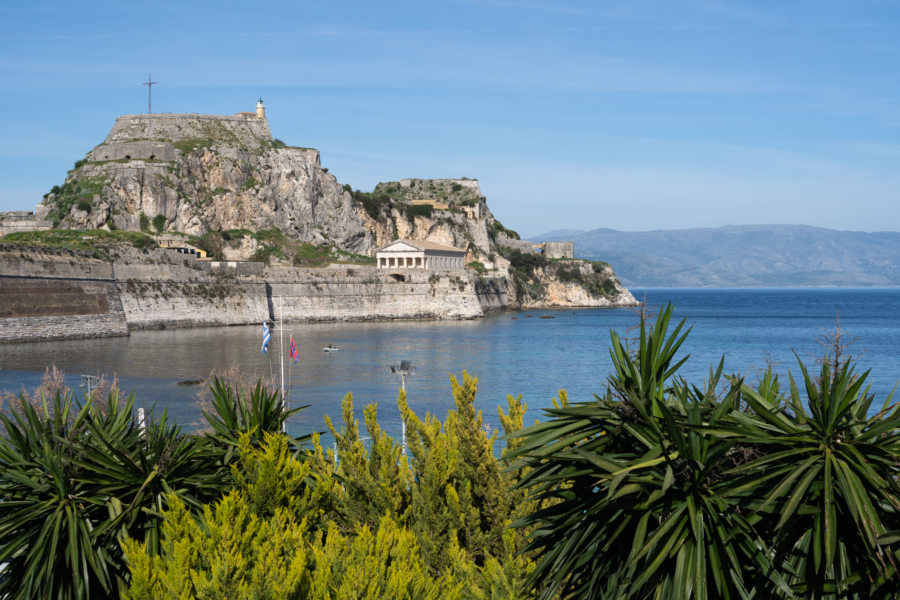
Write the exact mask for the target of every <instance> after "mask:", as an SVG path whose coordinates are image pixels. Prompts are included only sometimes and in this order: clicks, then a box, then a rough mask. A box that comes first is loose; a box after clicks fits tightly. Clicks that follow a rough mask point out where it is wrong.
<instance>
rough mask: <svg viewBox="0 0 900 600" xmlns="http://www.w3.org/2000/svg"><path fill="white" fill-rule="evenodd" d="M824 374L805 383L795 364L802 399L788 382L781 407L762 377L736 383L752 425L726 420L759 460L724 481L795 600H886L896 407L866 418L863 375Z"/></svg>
mask: <svg viewBox="0 0 900 600" xmlns="http://www.w3.org/2000/svg"><path fill="white" fill-rule="evenodd" d="M798 362H799V361H798ZM832 369H833V367H832V365H831V364H830V363H829V361H824V362H823V364H822V367H821V371H820V373H819V376H818V378H814V377H812V376H811V375H810V373H809V372H808V371H807V369H806V367H805V366H804V365H803V363H802V362H800V370H801V372H802V376H803V381H802V384H803V392H801V389H800V387H799V386H798V385H797V382H796V381H795V380H794V378H793V377H791V378H790V391H789V394H788V395H787V397H786V398H784V397H782V396H781V395H780V393H779V388H778V385H777V380H774V379H773V378H772V377H771V376H770V377H768V378H767V380H768V381H769V384H768V385H762V386H760V387H759V388H757V389H753V388H752V387H750V386H748V385H746V384H742V388H741V392H742V395H743V400H744V401H745V402H746V403H747V404H748V405H749V407H750V409H751V411H752V413H753V416H752V418H750V417H747V416H744V415H736V422H737V424H738V427H737V429H736V431H737V432H739V436H740V439H741V443H742V444H748V445H751V446H753V447H754V448H756V451H757V453H758V454H759V455H760V456H759V457H758V458H756V459H755V460H753V461H751V462H748V463H747V464H743V465H740V466H739V467H736V468H734V469H732V470H731V472H730V473H729V474H730V475H732V476H735V477H739V478H740V485H742V486H746V487H748V488H752V489H753V490H754V496H755V498H756V500H755V501H754V503H753V504H752V507H753V510H754V511H755V512H756V513H757V514H758V515H759V516H760V517H762V518H763V520H762V521H761V522H760V523H759V524H758V525H757V528H758V530H759V531H760V532H761V533H763V534H764V535H765V536H766V537H767V539H770V540H772V542H773V549H774V560H775V561H777V564H778V568H779V569H780V571H781V572H782V573H783V574H784V577H785V578H786V579H787V581H788V583H789V584H790V586H791V590H792V592H793V593H794V594H796V595H797V596H798V597H803V598H859V599H863V598H883V597H895V596H894V594H896V592H897V590H900V576H898V572H897V565H898V559H900V554H898V550H900V545H898V542H900V536H898V535H897V534H896V531H897V530H900V483H898V477H900V407H898V406H897V405H894V406H891V398H890V397H888V398H887V399H886V400H885V401H884V405H883V407H882V409H881V410H880V411H879V412H878V413H877V414H875V415H873V416H871V417H870V416H868V414H869V410H870V408H871V406H872V403H873V400H874V396H873V395H872V394H871V393H870V391H869V387H868V386H866V383H865V382H866V379H867V377H868V372H865V373H863V374H861V375H859V376H857V375H856V374H855V373H854V370H853V367H852V365H850V364H844V365H839V368H838V370H837V371H833V370H832ZM804 392H805V393H804Z"/></svg>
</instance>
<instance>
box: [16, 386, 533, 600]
mask: <svg viewBox="0 0 900 600" xmlns="http://www.w3.org/2000/svg"><path fill="white" fill-rule="evenodd" d="M211 391H212V400H211V403H210V407H209V410H207V411H205V415H206V419H207V422H208V424H209V431H207V432H204V433H202V434H183V433H181V432H180V430H179V429H178V428H177V427H175V426H171V425H168V424H167V422H166V419H165V417H163V418H162V419H160V420H158V421H153V422H151V423H150V424H149V425H148V427H147V430H146V431H145V432H142V431H141V429H140V428H139V427H138V426H137V425H136V424H135V422H134V420H133V418H132V415H131V413H132V409H133V401H132V399H131V398H129V399H127V400H125V401H124V402H119V398H118V396H117V395H116V393H115V392H112V393H111V394H110V395H109V396H108V397H107V398H106V399H104V400H102V401H101V400H100V399H98V398H83V399H82V400H81V401H76V400H75V399H74V398H73V396H72V394H71V393H68V392H58V393H57V394H55V395H54V396H53V397H52V398H50V399H49V400H46V399H44V398H42V397H41V398H34V399H29V398H26V397H24V396H23V397H22V398H21V399H20V401H19V402H17V403H14V404H13V405H12V406H10V407H8V414H7V415H0V420H2V424H3V426H4V427H5V430H6V431H5V434H4V436H3V438H2V439H0V465H2V471H0V473H2V475H0V499H2V502H0V562H7V563H8V565H7V567H6V569H5V571H4V573H3V577H2V578H0V597H9V598H35V597H40V598H49V597H54V598H118V597H126V598H170V597H171V598H183V597H205V598H232V597H241V598H307V597H309V598H333V597H346V598H461V599H462V598H519V597H522V595H521V594H520V591H519V589H520V587H521V583H522V582H523V581H524V578H525V576H526V575H527V573H528V571H529V569H530V568H531V564H532V563H530V561H529V560H528V559H526V558H524V557H517V556H516V553H517V552H518V551H519V550H520V549H521V548H522V546H523V545H524V536H523V535H522V534H520V533H517V532H514V531H512V530H510V529H509V528H508V525H509V524H510V522H511V521H512V520H513V519H515V518H518V517H520V516H522V514H523V513H521V506H522V505H521V503H520V500H521V493H519V492H518V491H516V490H514V489H513V487H514V483H515V480H514V478H513V476H512V475H511V474H506V473H503V472H502V471H501V468H500V463H499V462H498V460H497V459H496V458H495V457H494V455H493V453H492V448H493V444H494V443H495V442H496V436H497V433H496V432H495V433H494V434H492V435H490V436H488V435H487V433H486V432H485V430H484V428H483V423H482V418H481V415H480V413H478V412H476V411H475V409H474V399H475V392H476V380H475V379H474V378H471V377H468V376H465V377H464V379H463V381H462V382H461V383H459V384H457V383H456V382H455V381H454V397H455V398H456V406H457V408H456V410H454V411H451V412H450V413H449V414H448V416H447V419H446V420H445V421H444V423H441V422H440V421H438V420H437V419H434V418H432V417H430V416H429V417H426V418H425V420H424V421H422V420H419V418H418V417H417V416H416V415H415V414H414V413H413V412H412V411H410V410H409V408H408V406H406V404H405V400H404V399H403V397H402V396H401V399H400V403H401V407H402V410H403V412H404V415H405V418H406V419H407V421H408V423H409V426H410V431H409V454H408V455H403V454H402V452H401V448H400V446H399V445H398V444H397V443H395V442H394V440H392V439H391V438H390V437H389V436H387V435H386V434H385V433H384V432H383V431H382V430H381V429H380V427H379V426H378V423H377V418H376V408H375V406H370V407H367V408H366V409H365V410H364V411H363V414H364V418H365V424H366V433H367V434H368V435H367V436H366V438H367V439H366V441H365V443H364V439H363V438H362V437H361V436H360V432H359V423H358V421H357V420H356V418H355V415H354V410H353V404H352V397H350V396H348V397H347V398H345V400H344V402H343V414H342V421H341V422H340V423H339V424H338V425H334V424H332V423H331V422H330V421H329V422H328V426H329V427H330V428H331V429H332V433H333V435H334V438H335V440H336V445H337V450H338V454H337V456H335V454H334V452H333V451H328V452H326V451H324V450H323V448H322V446H321V444H320V442H319V438H318V436H314V437H313V438H312V439H311V440H297V439H294V438H291V437H289V436H286V435H284V434H282V433H281V428H282V423H283V422H284V420H285V418H286V415H284V414H282V412H281V410H280V403H279V400H278V395H277V393H275V392H269V391H267V390H266V389H265V388H264V387H262V386H260V385H257V386H256V388H254V389H253V390H250V391H247V392H245V391H244V390H242V389H240V388H236V387H233V386H229V385H226V384H224V383H223V382H222V381H220V380H216V381H215V382H214V383H213V385H212V389H211ZM523 414H524V406H522V405H521V403H520V401H519V400H517V399H511V400H510V414H509V415H508V416H507V415H506V414H505V413H504V419H505V423H506V425H507V426H508V427H509V428H510V431H512V430H514V429H517V428H519V427H521V417H522V415H523ZM304 442H306V443H304ZM338 457H339V460H338Z"/></svg>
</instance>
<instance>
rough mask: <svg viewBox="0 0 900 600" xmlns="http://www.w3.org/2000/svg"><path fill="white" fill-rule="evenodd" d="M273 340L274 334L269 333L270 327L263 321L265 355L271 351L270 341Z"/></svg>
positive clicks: (263, 348)
mask: <svg viewBox="0 0 900 600" xmlns="http://www.w3.org/2000/svg"><path fill="white" fill-rule="evenodd" d="M270 339H272V332H271V331H269V326H268V325H266V322H265V321H263V344H262V353H263V354H265V353H266V351H267V350H268V349H269V340H270Z"/></svg>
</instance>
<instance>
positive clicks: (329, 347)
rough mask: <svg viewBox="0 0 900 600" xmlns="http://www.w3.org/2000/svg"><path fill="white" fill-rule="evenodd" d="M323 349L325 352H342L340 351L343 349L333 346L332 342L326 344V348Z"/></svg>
mask: <svg viewBox="0 0 900 600" xmlns="http://www.w3.org/2000/svg"><path fill="white" fill-rule="evenodd" d="M322 350H324V351H325V352H340V351H341V349H340V348H335V347H334V346H332V345H331V344H328V345H327V346H325V347H324V348H322Z"/></svg>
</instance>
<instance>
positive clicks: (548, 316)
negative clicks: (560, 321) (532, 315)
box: [541, 315, 556, 319]
mask: <svg viewBox="0 0 900 600" xmlns="http://www.w3.org/2000/svg"><path fill="white" fill-rule="evenodd" d="M541 318H542V319H555V318H556V317H554V316H553V315H541Z"/></svg>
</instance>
